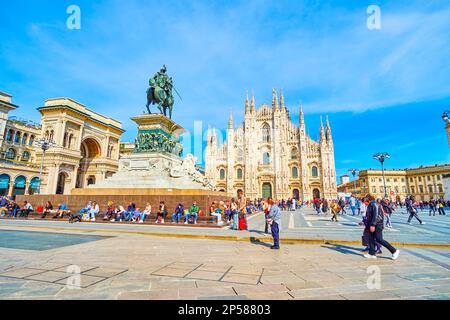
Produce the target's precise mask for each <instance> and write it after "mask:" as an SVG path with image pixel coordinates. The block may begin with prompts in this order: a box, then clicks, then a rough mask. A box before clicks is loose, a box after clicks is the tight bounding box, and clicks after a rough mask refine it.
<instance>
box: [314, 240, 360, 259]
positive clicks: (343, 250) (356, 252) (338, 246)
mask: <svg viewBox="0 0 450 320" xmlns="http://www.w3.org/2000/svg"><path fill="white" fill-rule="evenodd" d="M321 247H322V248H327V249H330V250H334V251H338V252H340V253H343V254H353V255H356V256H363V255H364V254H363V251H362V249H356V248H354V247H350V246H345V245H341V244H329V243H328V244H326V245H323V246H321Z"/></svg>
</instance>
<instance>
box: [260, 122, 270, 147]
mask: <svg viewBox="0 0 450 320" xmlns="http://www.w3.org/2000/svg"><path fill="white" fill-rule="evenodd" d="M262 141H263V142H270V126H269V125H268V124H267V123H265V124H264V125H263V126H262Z"/></svg>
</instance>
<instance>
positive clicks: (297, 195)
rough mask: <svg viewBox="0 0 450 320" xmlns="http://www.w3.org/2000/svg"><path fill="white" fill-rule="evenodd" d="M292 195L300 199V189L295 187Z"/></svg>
mask: <svg viewBox="0 0 450 320" xmlns="http://www.w3.org/2000/svg"><path fill="white" fill-rule="evenodd" d="M292 197H293V198H294V199H297V200H299V199H300V191H298V189H294V190H293V191H292Z"/></svg>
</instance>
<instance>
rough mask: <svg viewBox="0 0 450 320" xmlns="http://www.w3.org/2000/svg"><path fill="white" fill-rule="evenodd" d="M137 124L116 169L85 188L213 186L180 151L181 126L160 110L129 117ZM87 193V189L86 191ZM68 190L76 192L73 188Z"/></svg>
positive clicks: (184, 187)
mask: <svg viewBox="0 0 450 320" xmlns="http://www.w3.org/2000/svg"><path fill="white" fill-rule="evenodd" d="M132 120H133V121H134V122H136V123H137V124H138V129H139V132H138V137H137V139H136V147H135V150H134V151H133V153H132V154H130V155H126V156H123V157H122V158H121V159H120V160H119V172H117V173H116V174H114V175H113V176H112V177H110V178H108V179H106V180H103V181H99V182H98V183H96V184H95V185H91V186H89V187H88V189H97V190H98V189H189V190H210V191H212V190H214V186H213V185H211V184H210V183H209V182H208V180H207V179H206V178H205V176H204V175H202V174H201V173H200V172H198V171H197V170H196V169H195V164H196V159H195V158H194V156H192V155H190V154H189V155H187V156H186V157H185V159H184V160H182V159H181V154H182V151H183V148H182V145H181V144H180V142H179V141H180V135H181V134H182V133H183V132H185V130H184V129H183V128H182V127H181V126H180V125H178V124H177V123H175V122H174V121H173V120H171V119H169V118H167V117H165V116H164V115H160V114H145V115H141V116H138V117H135V118H132ZM89 193H91V192H89ZM72 194H80V190H77V189H75V190H73V191H72Z"/></svg>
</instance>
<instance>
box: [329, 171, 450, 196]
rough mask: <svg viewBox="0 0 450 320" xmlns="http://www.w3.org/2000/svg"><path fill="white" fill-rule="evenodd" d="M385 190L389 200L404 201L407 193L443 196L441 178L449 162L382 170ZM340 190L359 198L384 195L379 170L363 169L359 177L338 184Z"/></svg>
mask: <svg viewBox="0 0 450 320" xmlns="http://www.w3.org/2000/svg"><path fill="white" fill-rule="evenodd" d="M384 174H385V180H386V193H387V195H388V197H389V198H390V199H391V200H394V201H395V200H397V201H404V200H405V198H406V197H407V196H408V195H413V196H414V197H415V198H416V200H419V201H429V200H431V199H439V198H444V199H447V200H448V198H446V195H445V183H444V178H445V176H446V175H448V174H450V164H445V165H435V166H428V167H419V168H413V169H406V170H385V172H384ZM338 191H339V192H345V193H353V194H355V195H356V196H358V197H361V196H363V195H365V194H367V193H371V194H373V195H374V196H375V197H377V198H383V197H384V195H385V190H384V183H383V174H382V171H381V170H362V171H360V173H359V178H358V179H356V180H354V181H352V182H348V183H345V184H341V185H339V186H338Z"/></svg>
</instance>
